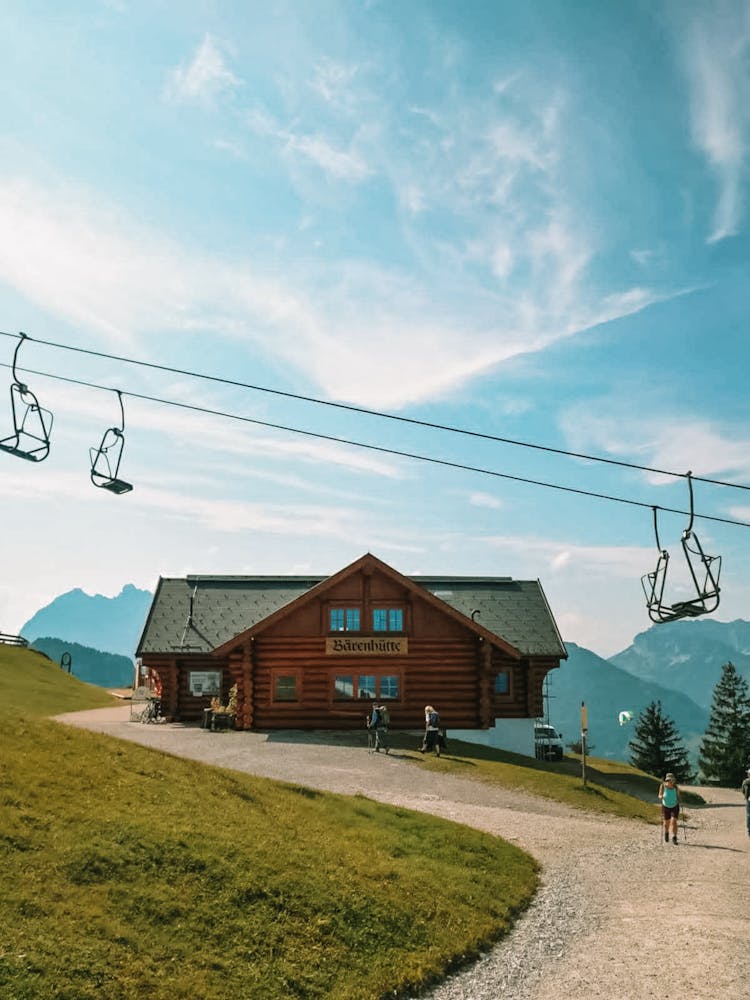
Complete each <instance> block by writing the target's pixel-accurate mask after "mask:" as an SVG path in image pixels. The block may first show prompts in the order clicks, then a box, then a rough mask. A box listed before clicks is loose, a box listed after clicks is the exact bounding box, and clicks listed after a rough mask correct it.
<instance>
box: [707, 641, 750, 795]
mask: <svg viewBox="0 0 750 1000" xmlns="http://www.w3.org/2000/svg"><path fill="white" fill-rule="evenodd" d="M748 761H750V694H748V685H747V681H746V680H745V679H744V677H742V676H741V675H740V674H738V673H737V668H736V667H735V665H734V664H733V663H732V661H731V660H730V661H729V663H725V664H724V666H723V667H722V668H721V677H720V678H719V681H718V683H717V685H716V687H715V688H714V696H713V702H712V703H711V715H710V716H709V719H708V729H707V730H706V734H705V736H704V737H703V741H702V742H701V749H700V755H699V757H698V765H699V767H700V769H701V773H702V774H703V777H704V779H705V780H706V781H708V782H710V783H711V784H714V785H724V786H727V787H736V786H737V785H739V784H741V783H742V779H743V778H744V777H745V773H746V771H747V767H748Z"/></svg>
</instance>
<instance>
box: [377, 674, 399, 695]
mask: <svg viewBox="0 0 750 1000" xmlns="http://www.w3.org/2000/svg"><path fill="white" fill-rule="evenodd" d="M380 697H381V698H391V699H393V698H398V676H397V675H396V674H389V675H387V676H386V677H381V678H380Z"/></svg>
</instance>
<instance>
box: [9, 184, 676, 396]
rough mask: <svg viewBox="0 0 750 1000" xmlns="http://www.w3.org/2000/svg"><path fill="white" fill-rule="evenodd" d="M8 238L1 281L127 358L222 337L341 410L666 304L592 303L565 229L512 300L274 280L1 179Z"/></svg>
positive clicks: (87, 199) (290, 270)
mask: <svg viewBox="0 0 750 1000" xmlns="http://www.w3.org/2000/svg"><path fill="white" fill-rule="evenodd" d="M0 229H2V231H4V232H12V233H14V234H15V237H14V240H13V241H5V242H0V279H2V280H4V281H5V282H7V283H8V284H10V285H12V286H13V287H14V288H15V289H16V290H17V291H19V292H20V293H21V294H23V295H25V296H26V297H27V298H28V299H30V300H31V301H33V302H35V303H37V304H38V305H40V306H41V307H42V308H44V309H46V310H47V311H48V312H50V313H51V314H53V315H56V316H58V317H60V318H61V319H63V320H65V321H67V322H68V323H70V324H71V325H73V326H78V327H84V328H86V329H89V330H94V331H96V332H98V333H100V334H103V335H104V336H105V337H106V338H107V339H108V340H109V341H110V342H111V343H112V344H115V345H117V346H118V347H120V348H121V347H122V345H123V342H126V343H129V344H130V346H131V347H132V346H133V345H134V344H135V343H136V342H137V341H139V340H143V342H144V343H145V342H146V341H148V342H149V344H151V345H153V336H154V333H157V332H158V334H159V335H160V336H167V335H170V334H171V335H173V336H179V335H180V334H185V333H190V332H193V331H203V330H206V329H210V330H211V331H212V335H213V336H216V337H224V338H227V339H231V340H233V341H234V342H235V343H237V344H241V345H243V346H245V347H250V346H252V348H253V349H254V350H256V351H257V350H260V351H262V352H264V353H266V354H267V355H268V356H270V357H272V358H273V359H274V360H275V361H281V362H282V363H284V364H287V365H289V366H291V367H292V368H293V369H297V370H300V371H304V372H305V374H306V376H307V377H309V378H311V379H313V380H314V381H315V382H317V384H318V385H319V386H320V387H321V388H322V390H323V392H325V393H327V394H328V395H330V396H331V397H333V398H336V399H342V400H347V401H356V402H359V403H363V404H365V405H372V406H376V407H378V408H392V407H398V406H401V405H403V404H404V403H406V402H407V401H416V400H420V399H426V398H430V397H435V396H438V395H441V394H445V393H448V392H451V391H453V390H455V388H456V387H457V386H460V385H462V384H464V383H466V382H468V381H469V380H470V379H471V378H473V377H475V376H476V375H479V374H483V373H486V372H487V371H489V370H491V369H492V368H493V367H494V366H497V365H499V364H501V363H502V362H504V361H506V360H508V359H510V358H513V357H516V356H517V355H519V354H522V353H527V352H529V351H539V350H542V349H543V348H544V347H545V346H547V345H548V344H550V343H553V342H554V341H556V340H559V339H560V338H561V337H565V336H571V335H573V334H575V333H576V332H577V331H578V330H581V329H584V328H586V327H587V326H590V325H592V324H593V323H595V322H602V321H604V320H606V319H612V318H616V317H617V316H619V315H625V314H627V313H629V312H633V311H635V310H636V309H640V308H644V307H645V305H647V304H648V303H649V302H650V301H655V300H656V299H657V298H658V297H657V296H654V295H653V294H650V293H649V292H648V290H644V289H639V290H637V293H635V292H634V293H632V294H628V295H626V296H624V297H621V298H620V299H616V298H613V297H610V298H609V299H606V300H605V303H604V305H600V304H599V303H597V302H596V301H593V302H591V301H589V300H588V298H587V297H585V296H583V297H581V296H579V294H578V292H577V285H578V276H579V274H580V272H581V268H582V267H583V262H584V260H585V257H586V253H587V252H586V251H585V249H581V245H580V242H579V240H578V239H577V237H576V236H575V235H574V234H573V233H572V232H569V231H567V230H566V228H565V226H564V225H563V223H562V222H560V221H555V222H553V223H550V224H549V225H547V226H546V227H543V228H541V229H539V230H537V231H536V232H535V234H534V235H533V236H532V237H531V246H532V253H533V255H534V259H535V263H536V267H537V269H538V274H539V278H538V284H537V285H535V286H534V289H533V290H532V291H529V292H527V293H526V294H525V295H524V294H519V295H518V296H517V297H516V296H513V297H508V298H507V300H498V299H497V298H496V297H493V296H488V295H486V294H484V293H481V294H480V291H481V290H480V289H478V288H476V287H475V286H471V288H472V291H473V294H471V295H468V294H466V292H467V289H466V288H464V287H463V286H461V285H456V286H455V289H454V285H455V283H454V282H450V283H447V282H443V284H442V285H441V284H440V283H439V282H438V286H437V292H436V291H435V290H433V289H431V288H430V287H429V286H428V285H427V284H426V283H424V282H422V281H421V280H420V281H417V280H415V279H410V278H408V277H406V276H405V275H404V274H403V273H400V272H397V271H393V270H385V269H384V268H382V267H379V266H377V265H371V264H367V263H366V262H365V263H356V264H355V263H351V262H348V261H346V260H334V261H330V260H326V261H323V262H317V261H309V260H300V259H295V258H294V257H293V256H292V257H289V258H287V260H286V262H285V267H284V268H283V269H280V268H276V269H274V268H273V262H271V264H266V262H263V263H262V264H259V263H258V262H256V261H255V260H249V259H235V258H231V257H223V258H222V257H220V256H219V255H217V254H213V255H210V256H209V255H206V254H204V253H203V251H202V250H200V249H195V248H191V247H190V246H185V245H184V244H182V243H177V241H176V240H172V239H170V238H168V237H167V236H165V235H163V234H162V233H160V232H157V231H154V230H151V229H149V228H147V227H145V226H141V225H138V224H137V223H134V222H133V221H132V219H131V218H130V217H129V216H127V215H126V214H125V213H124V212H123V211H121V210H119V209H118V208H117V207H113V206H112V205H111V204H108V203H106V202H102V201H101V200H99V199H97V198H94V197H92V196H91V194H90V193H89V192H88V191H86V190H83V189H81V188H78V187H74V186H71V185H62V184H61V185H60V186H59V187H57V188H53V187H51V186H46V187H41V186H39V185H37V184H34V183H32V182H30V181H28V180H26V179H19V178H17V177H5V178H4V177H2V175H0ZM535 293H536V297H535ZM566 301H567V302H568V305H567V311H566V308H565V306H566ZM150 352H151V348H149V353H150ZM394 359H398V364H396V365H394Z"/></svg>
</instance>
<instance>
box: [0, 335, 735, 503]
mask: <svg viewBox="0 0 750 1000" xmlns="http://www.w3.org/2000/svg"><path fill="white" fill-rule="evenodd" d="M0 335H2V336H3V337H15V336H17V335H16V334H13V333H7V332H6V331H4V330H0ZM21 336H23V337H26V339H28V340H32V339H33V340H34V343H37V344H43V345H44V346H45V347H54V348H59V349H60V350H64V351H75V352H76V353H79V354H88V355H90V356H91V357H97V358H105V359H106V360H109V361H121V362H123V363H124V364H129V365H138V366H140V367H143V368H151V369H153V370H155V371H162V372H168V373H169V374H172V375H186V376H188V377H190V378H198V379H203V380H205V381H208V382H216V383H218V384H220V385H228V386H233V387H234V388H237V389H249V390H251V391H252V392H265V393H268V394H269V395H274V396H282V397H284V398H286V399H294V400H297V401H298V402H304V403H314V404H315V405H317V406H328V407H331V408H333V409H338V410H346V411H348V412H349V413H360V414H363V415H365V416H371V417H380V418H382V419H384V420H394V421H397V422H399V423H403V424H410V425H412V426H414V427H424V428H427V429H429V430H439V431H447V432H448V433H450V434H461V435H464V436H466V437H473V438H477V439H479V440H483V441H494V442H496V443H498V444H509V445H514V446H515V447H518V448H530V449H533V450H536V451H544V452H548V453H549V454H553V455H563V456H564V457H566V458H579V459H583V460H585V461H588V462H600V463H602V464H605V465H615V466H619V467H620V468H624V469H635V470H637V471H638V472H652V473H656V474H658V475H662V476H671V477H672V478H675V479H685V473H684V472H674V471H672V470H670V469H660V468H658V467H656V466H651V465H638V464H637V463H636V462H626V461H624V460H621V459H616V458H606V457H605V456H603V455H589V454H586V453H585V452H577V451H567V450H565V449H564V448H554V447H552V446H551V445H544V444H536V443H534V442H532V441H519V440H517V439H515V438H506V437H501V436H499V435H495V434H487V433H484V432H482V431H474V430H469V429H467V428H463V427H454V426H452V425H450V424H439V423H434V422H432V421H429V420H419V419H417V418H416V417H403V416H399V415H398V414H395V413H386V412H385V411H381V410H373V409H369V408H368V407H364V406H354V405H353V404H351V403H336V402H334V401H333V400H328V399H317V398H316V397H314V396H305V395H302V394H300V393H295V392H287V391H285V390H283V389H272V388H270V387H268V386H262V385H253V384H252V383H249V382H239V381H236V380H235V379H229V378H222V377H220V376H218V375H207V374H205V373H203V372H195V371H191V370H189V369H185V368H173V367H171V366H169V365H160V364H156V363H155V362H151V361H141V360H139V359H137V358H127V357H124V356H122V355H118V354H108V353H106V352H104V351H95V350H92V349H90V348H85V347H74V346H73V345H71V344H58V343H56V342H55V341H51V340H37V339H36V338H31V337H28V335H27V334H22V335H21ZM693 480H694V481H695V482H701V483H709V484H711V485H713V486H726V487H729V488H731V489H736V490H750V485H749V484H746V483H730V482H727V481H726V480H723V479H714V478H711V477H710V476H693Z"/></svg>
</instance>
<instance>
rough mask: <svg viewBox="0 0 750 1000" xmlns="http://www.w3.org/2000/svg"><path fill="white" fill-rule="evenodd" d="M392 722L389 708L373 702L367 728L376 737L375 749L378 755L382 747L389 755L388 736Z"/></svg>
mask: <svg viewBox="0 0 750 1000" xmlns="http://www.w3.org/2000/svg"><path fill="white" fill-rule="evenodd" d="M390 721H391V720H390V715H389V712H388V708H387V706H386V705H383V704H378V703H377V702H373V705H372V711H371V712H370V715H369V717H368V719H367V728H368V729H369V730H370V732H371V733H372V734H373V736H374V737H375V745H374V749H375V751H376V753H379V752H380V749H381V747H382V748H383V750H385V752H386V753H388V746H387V744H386V736H387V735H388V726H389V725H390Z"/></svg>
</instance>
